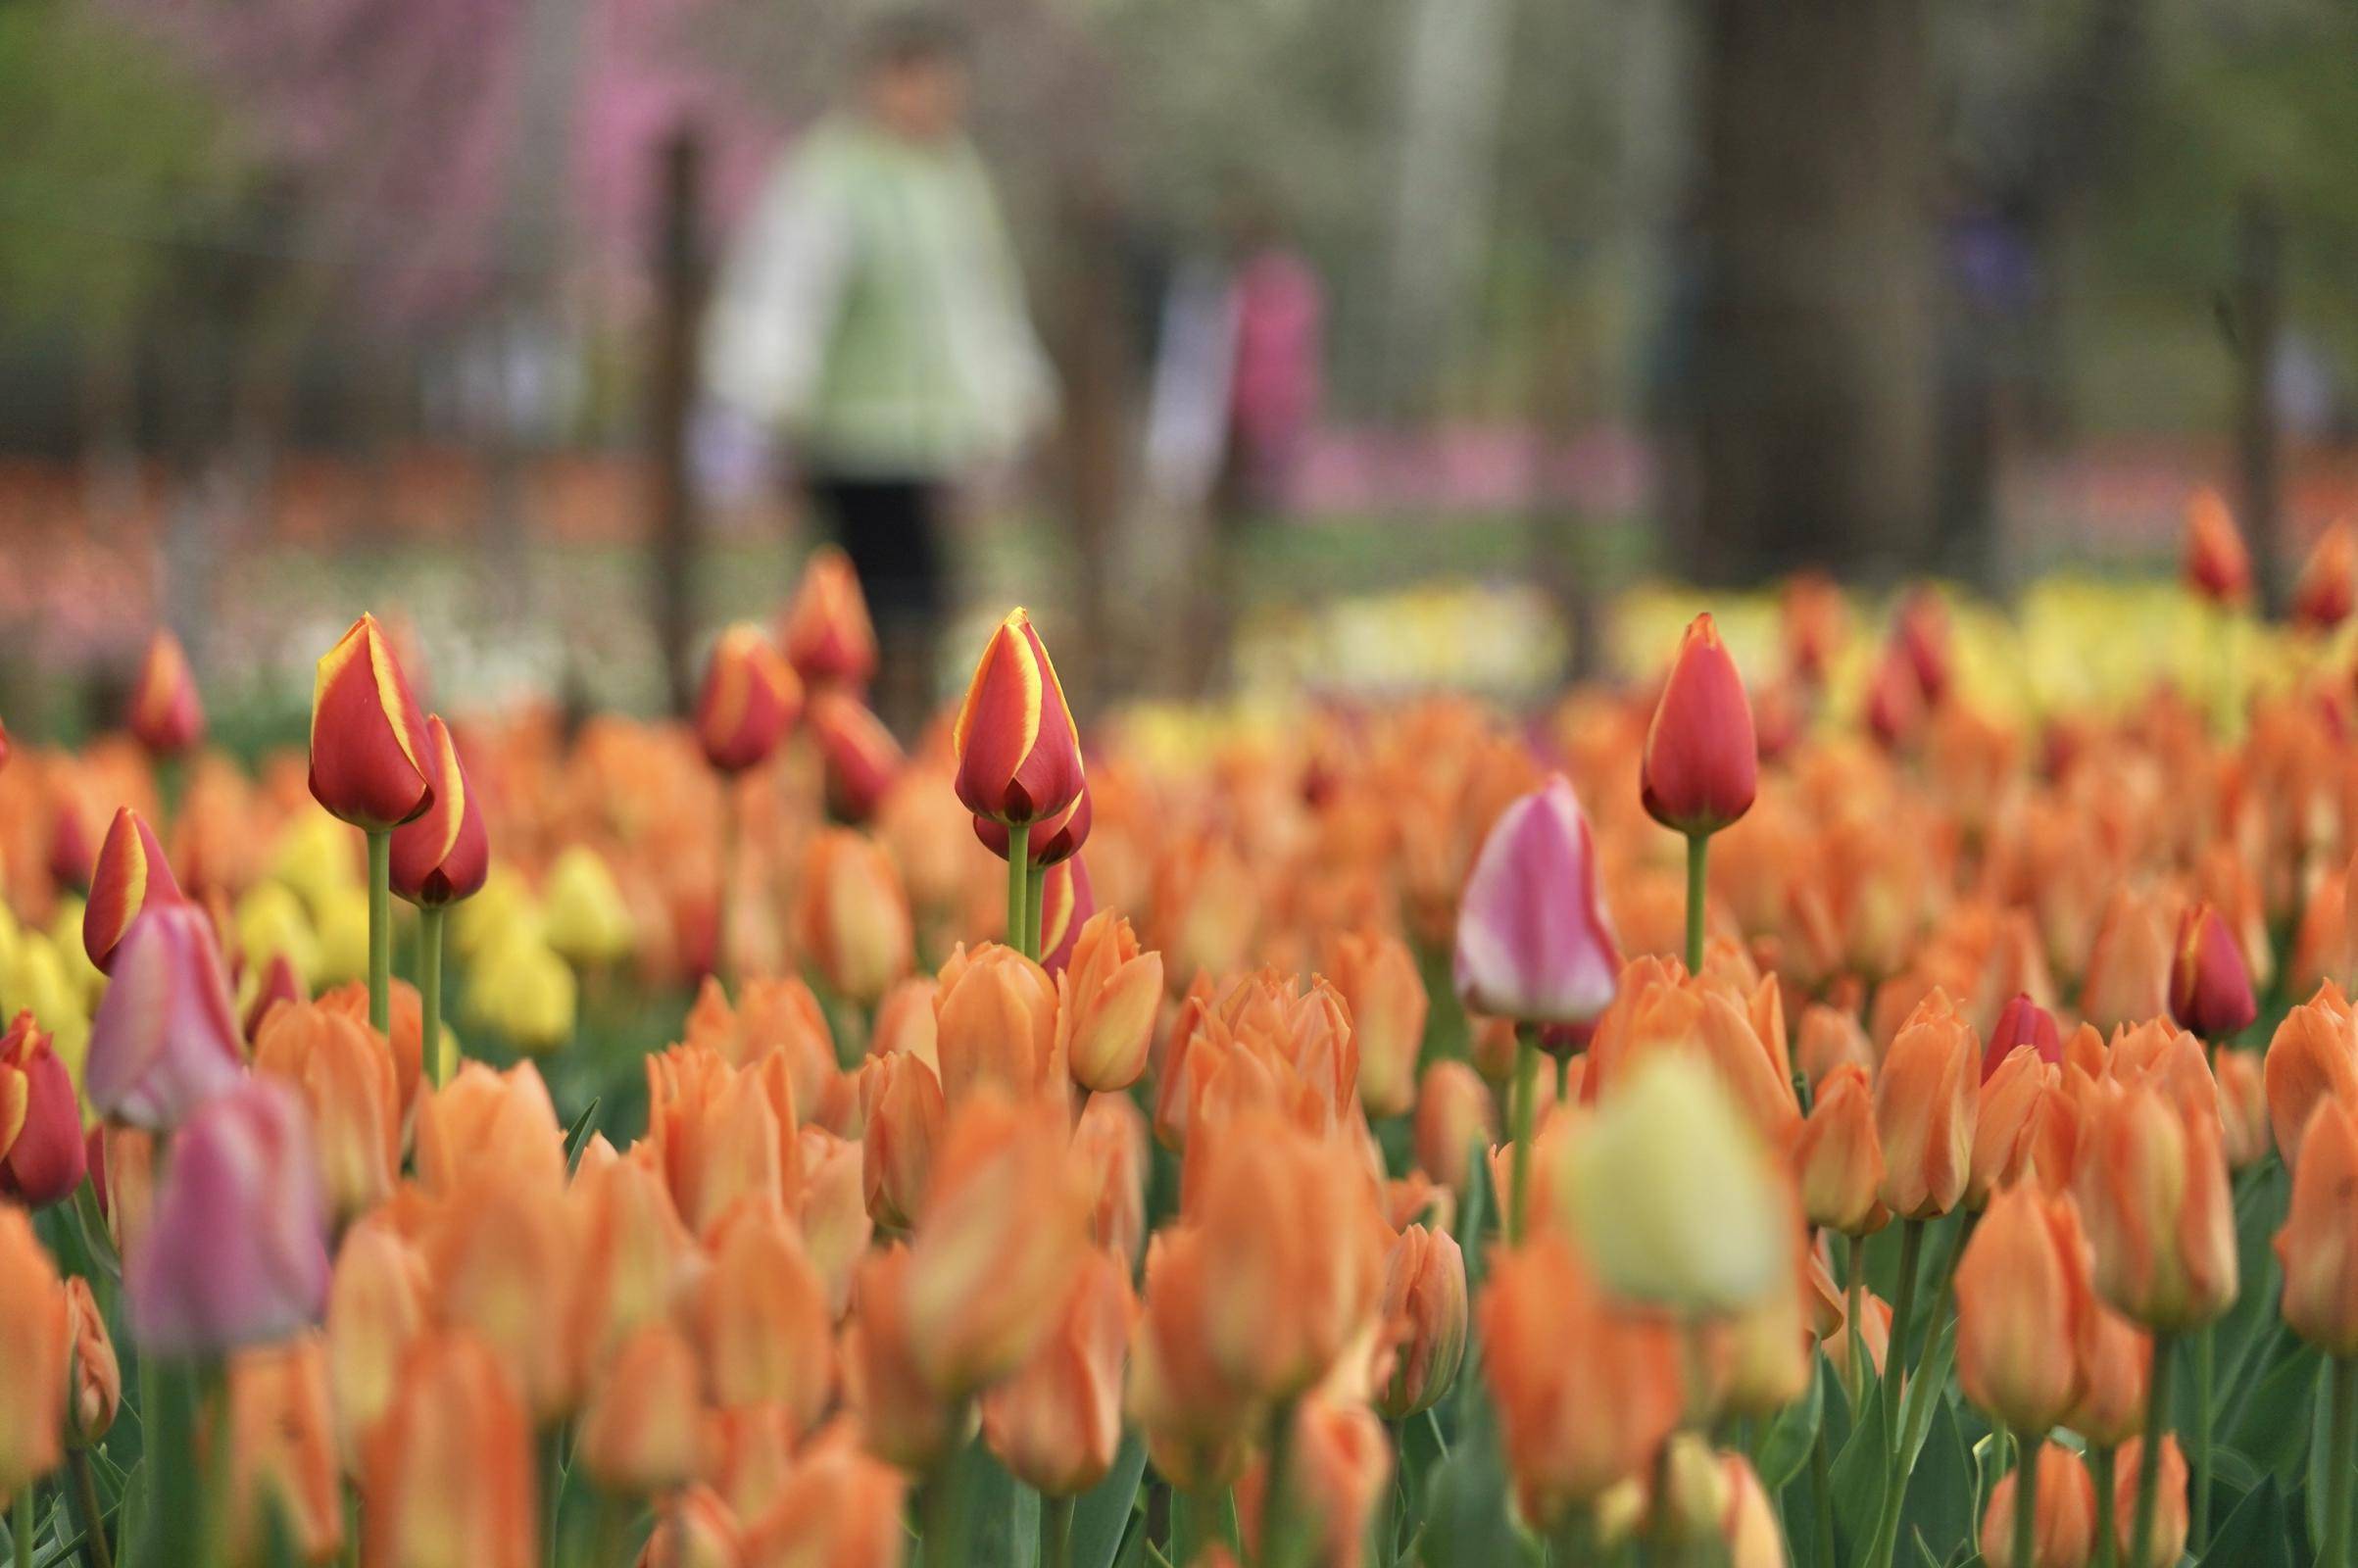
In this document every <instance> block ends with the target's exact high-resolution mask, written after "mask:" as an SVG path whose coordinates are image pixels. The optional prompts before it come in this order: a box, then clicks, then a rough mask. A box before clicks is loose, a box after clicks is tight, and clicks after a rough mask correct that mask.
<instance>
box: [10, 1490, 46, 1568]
mask: <svg viewBox="0 0 2358 1568" xmlns="http://www.w3.org/2000/svg"><path fill="white" fill-rule="evenodd" d="M40 1495H41V1484H40V1483H39V1482H38V1481H27V1482H26V1483H25V1490H24V1491H23V1492H20V1493H18V1494H17V1505H16V1506H15V1507H14V1508H11V1509H10V1510H9V1513H8V1537H9V1541H10V1543H11V1544H14V1545H15V1547H16V1548H17V1568H32V1532H33V1525H34V1522H35V1521H36V1520H38V1519H39V1518H40V1514H41V1509H40Z"/></svg>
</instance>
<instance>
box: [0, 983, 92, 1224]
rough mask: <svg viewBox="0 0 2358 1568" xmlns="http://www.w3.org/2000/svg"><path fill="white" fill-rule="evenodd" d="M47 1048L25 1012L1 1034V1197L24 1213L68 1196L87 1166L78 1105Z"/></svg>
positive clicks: (62, 1065) (45, 1037)
mask: <svg viewBox="0 0 2358 1568" xmlns="http://www.w3.org/2000/svg"><path fill="white" fill-rule="evenodd" d="M52 1045H53V1043H52V1041H51V1039H50V1037H49V1036H48V1035H47V1034H44V1033H43V1032H42V1031H41V1028H40V1026H39V1025H38V1024H36V1023H34V1022H33V1017H32V1014H31V1013H29V1012H20V1013H18V1014H17V1019H16V1022H14V1023H12V1024H10V1025H9V1029H8V1033H7V1034H6V1035H0V1198H12V1199H15V1200H16V1201H18V1202H20V1203H22V1204H24V1205H25V1207H26V1208H47V1207H48V1206H49V1205H50V1204H52V1203H58V1202H63V1201H66V1200H67V1199H69V1198H71V1197H73V1196H74V1189H76V1188H78V1187H80V1186H81V1184H82V1173H83V1170H84V1168H85V1166H86V1163H87V1156H86V1151H85V1149H84V1146H83V1142H82V1117H81V1105H80V1103H79V1101H78V1100H77V1099H76V1098H75V1096H74V1080H73V1078H72V1077H71V1076H70V1075H69V1074H68V1073H67V1071H66V1064H65V1063H64V1062H62V1061H60V1060H58V1058H57V1053H56V1051H55V1050H54V1049H52Z"/></svg>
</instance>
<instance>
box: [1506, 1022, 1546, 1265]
mask: <svg viewBox="0 0 2358 1568" xmlns="http://www.w3.org/2000/svg"><path fill="white" fill-rule="evenodd" d="M1539 1088H1540V1026H1539V1025H1538V1024H1535V1023H1520V1024H1517V1025H1515V1081H1514V1098H1513V1103H1510V1104H1509V1105H1508V1106H1507V1109H1506V1114H1507V1122H1508V1133H1507V1137H1508V1139H1509V1141H1510V1142H1511V1144H1512V1146H1513V1152H1511V1153H1510V1154H1509V1155H1508V1159H1509V1165H1508V1170H1507V1178H1506V1242H1507V1245H1508V1246H1510V1247H1511V1246H1513V1245H1514V1244H1515V1243H1517V1242H1519V1241H1521V1240H1522V1239H1523V1215H1524V1212H1525V1207H1524V1205H1525V1203H1526V1202H1527V1201H1528V1199H1529V1192H1530V1188H1531V1123H1532V1120H1533V1118H1534V1116H1535V1115H1536V1114H1537V1111H1536V1107H1535V1105H1534V1102H1535V1101H1537V1100H1538V1099H1539Z"/></svg>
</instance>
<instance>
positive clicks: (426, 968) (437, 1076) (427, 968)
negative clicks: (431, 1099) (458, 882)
mask: <svg viewBox="0 0 2358 1568" xmlns="http://www.w3.org/2000/svg"><path fill="white" fill-rule="evenodd" d="M444 912H445V911H444V910H443V908H442V907H441V906H440V905H438V904H427V905H421V906H419V907H418V1003H419V1008H418V1041H419V1043H420V1045H421V1046H422V1048H423V1049H422V1051H421V1052H420V1054H421V1055H423V1056H424V1058H425V1059H424V1061H423V1062H422V1063H421V1064H420V1065H422V1066H423V1067H424V1068H425V1081H426V1082H427V1083H429V1084H432V1085H433V1086H434V1087H435V1088H436V1089H439V1088H441V1087H442V1086H443V1084H444V1083H445V1082H447V1081H448V1080H449V1078H450V1073H449V1072H448V1071H447V1070H446V1069H445V1068H444V1066H443V1063H442V916H443V913H444Z"/></svg>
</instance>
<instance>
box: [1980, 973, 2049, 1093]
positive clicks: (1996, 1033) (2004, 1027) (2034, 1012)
mask: <svg viewBox="0 0 2358 1568" xmlns="http://www.w3.org/2000/svg"><path fill="white" fill-rule="evenodd" d="M2016 1046H2031V1047H2033V1048H2035V1049H2036V1050H2037V1051H2038V1052H2039V1059H2040V1060H2042V1061H2051V1062H2054V1063H2056V1064H2058V1065H2060V1064H2061V1063H2062V1061H2063V1036H2062V1034H2061V1033H2060V1032H2058V1031H2057V1029H2056V1028H2055V1015H2054V1014H2053V1013H2051V1012H2049V1011H2047V1010H2046V1008H2044V1007H2042V1006H2040V1005H2039V1004H2038V1003H2036V1002H2033V1001H2032V1000H2031V999H2030V997H2029V996H2028V995H2024V994H2020V993H2018V994H2017V995H2016V996H2015V998H2014V1000H2013V1001H2011V1002H2009V1003H2007V1004H2006V1005H2005V1006H2004V1007H2003V1008H2002V1009H2000V1011H1999V1012H1998V1015H1997V1026H1996V1027H1995V1028H1993V1029H1991V1030H1990V1043H1989V1044H1988V1045H1986V1046H1984V1047H1983V1048H1982V1082H1984V1083H1988V1082H1989V1081H1990V1074H1992V1073H1994V1072H1996V1071H1997V1069H1998V1067H1999V1066H2000V1065H2001V1064H2002V1063H2003V1062H2004V1061H2005V1059H2006V1058H2007V1057H2008V1056H2011V1055H2012V1054H2014V1048H2015V1047H2016Z"/></svg>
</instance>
